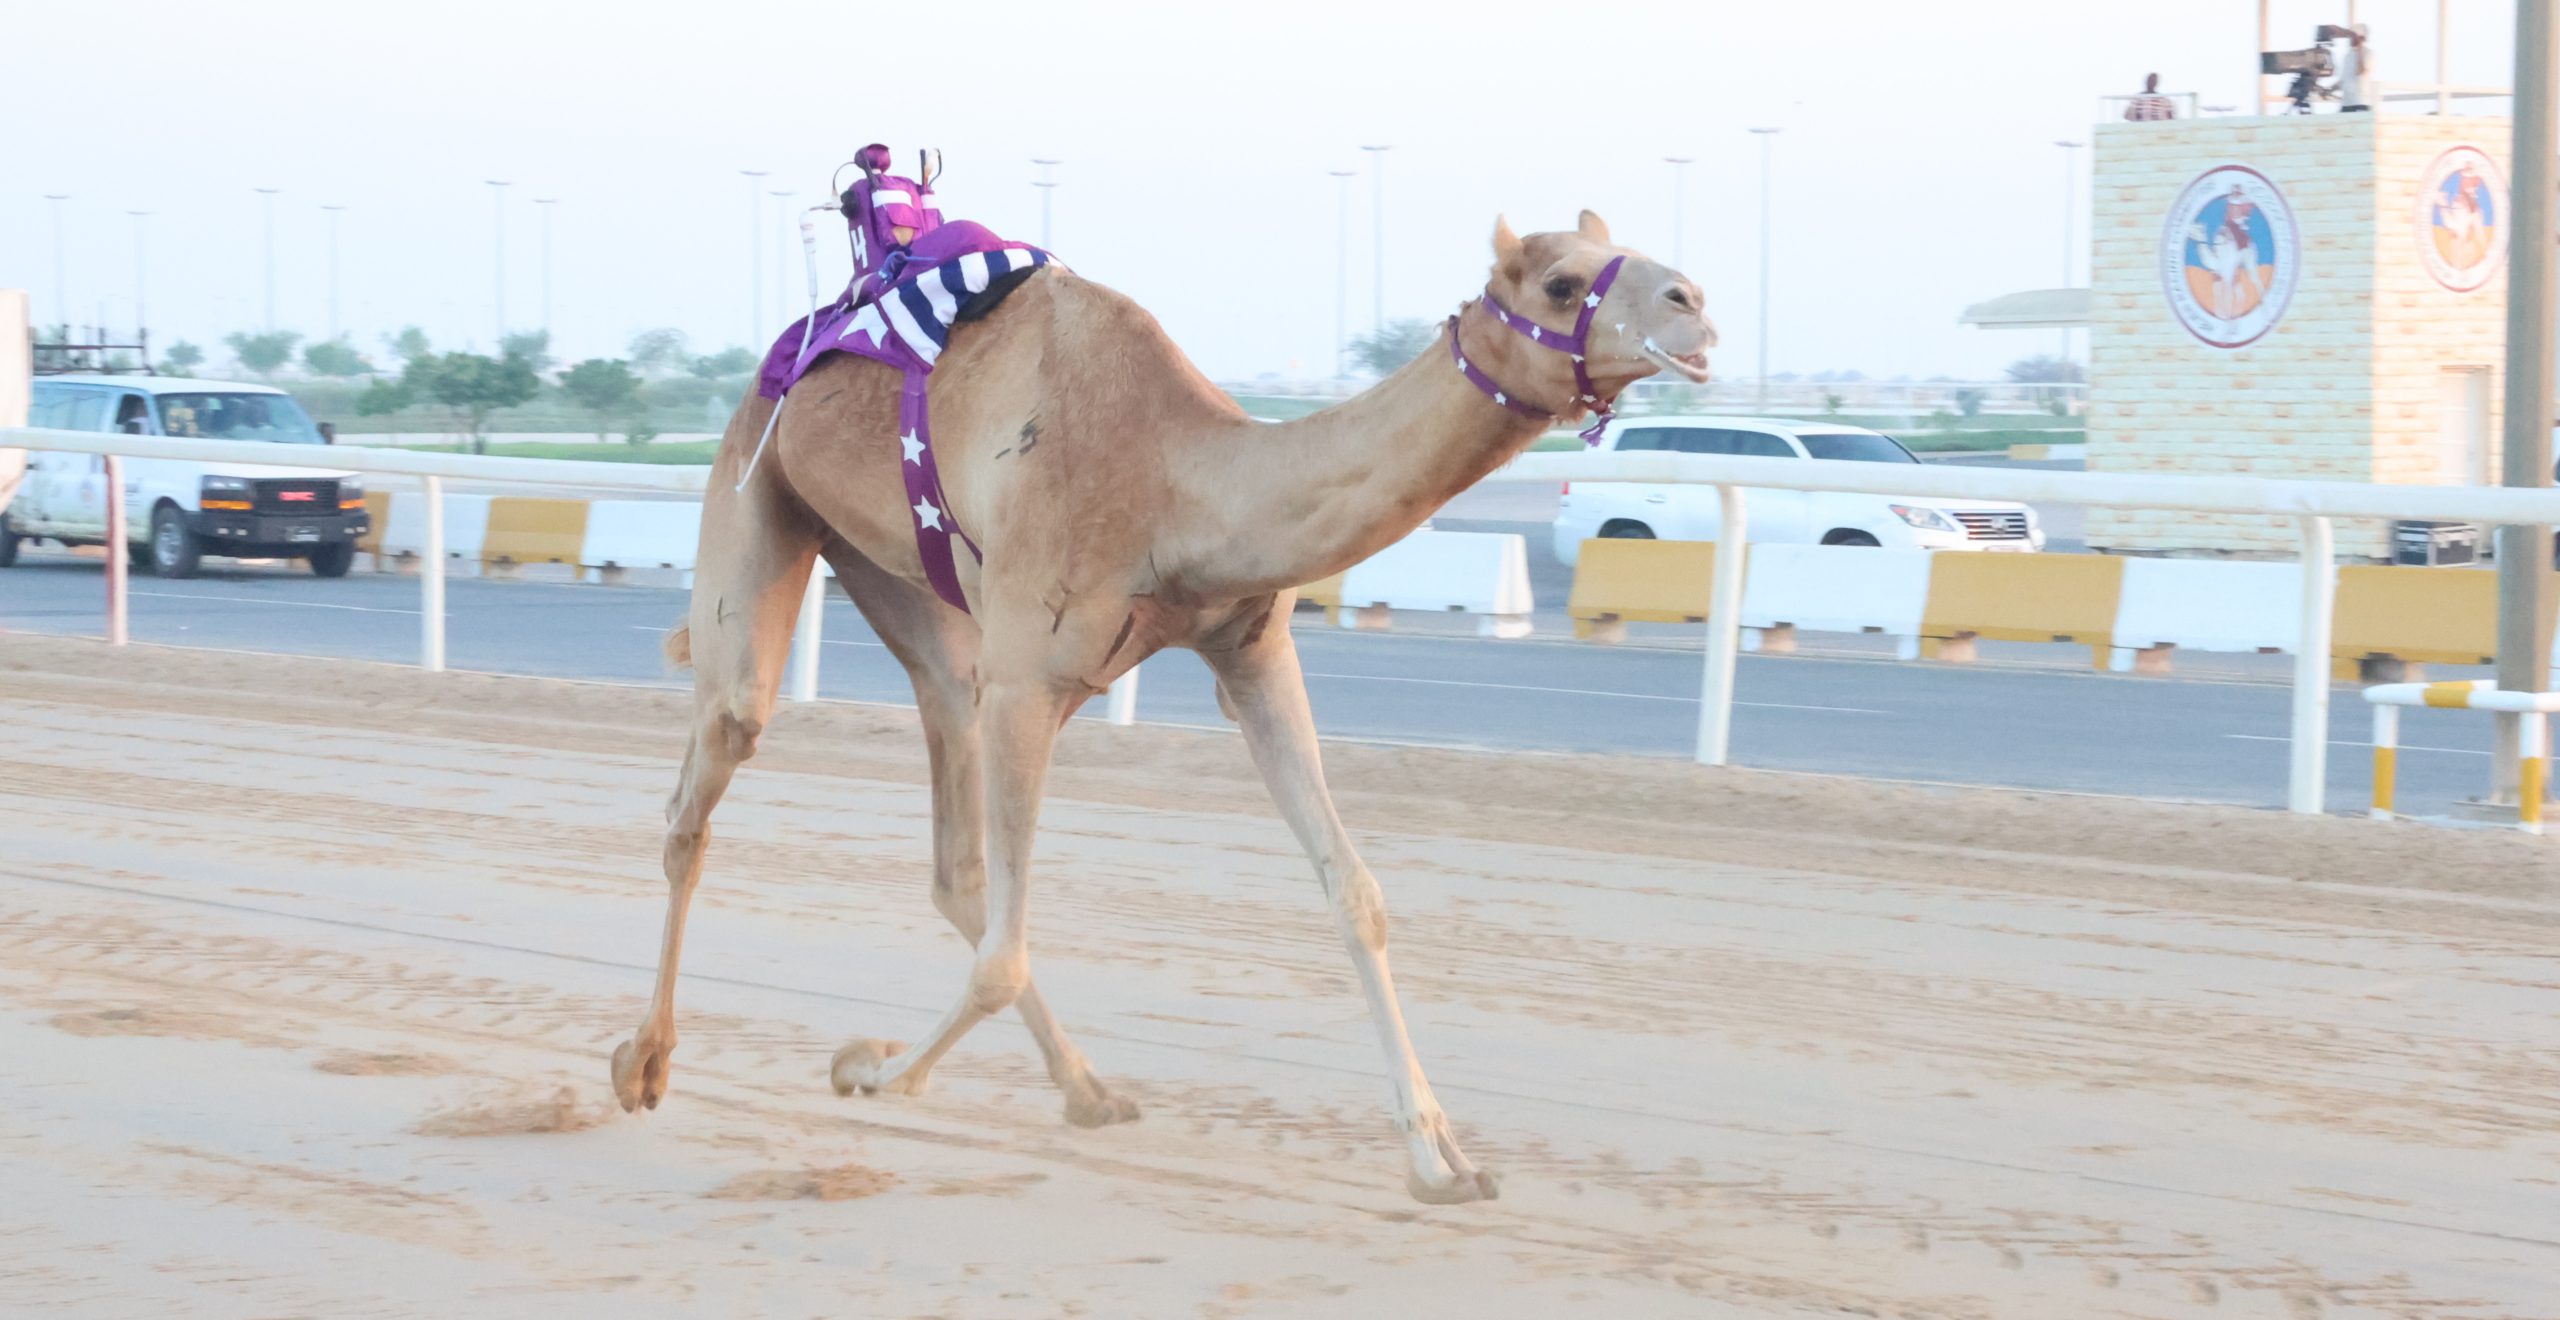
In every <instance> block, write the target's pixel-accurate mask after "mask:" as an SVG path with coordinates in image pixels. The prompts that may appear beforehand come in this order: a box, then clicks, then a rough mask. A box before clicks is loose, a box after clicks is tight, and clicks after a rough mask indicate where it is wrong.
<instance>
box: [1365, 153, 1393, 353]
mask: <svg viewBox="0 0 2560 1320" xmlns="http://www.w3.org/2000/svg"><path fill="white" fill-rule="evenodd" d="M1360 149H1361V150H1362V151H1365V152H1368V153H1369V229H1370V234H1369V255H1370V257H1371V266H1372V269H1373V273H1372V274H1371V276H1370V280H1369V333H1370V334H1372V335H1375V336H1377V337H1378V338H1380V339H1384V338H1386V334H1387V152H1389V151H1390V150H1393V148H1392V147H1389V146H1386V145H1379V146H1374V147H1362V148H1360Z"/></svg>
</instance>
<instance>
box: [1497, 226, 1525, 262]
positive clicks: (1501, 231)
mask: <svg viewBox="0 0 2560 1320" xmlns="http://www.w3.org/2000/svg"><path fill="white" fill-rule="evenodd" d="M1519 255H1520V236H1519V235H1518V234H1515V233H1512V232H1511V219H1510V217H1508V216H1499V215H1497V216H1495V217H1494V218H1493V261H1494V264H1495V265H1497V266H1498V265H1501V264H1503V263H1504V262H1507V261H1509V260H1511V259H1512V258H1513V257H1516V256H1519Z"/></svg>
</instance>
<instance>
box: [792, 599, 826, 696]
mask: <svg viewBox="0 0 2560 1320" xmlns="http://www.w3.org/2000/svg"><path fill="white" fill-rule="evenodd" d="M826 617H827V575H826V574H825V573H824V572H822V571H820V570H819V569H818V568H816V567H814V566H813V567H811V568H810V570H809V589H808V590H807V591H804V592H802V593H800V622H799V623H797V624H795V625H793V626H792V630H791V699H792V700H793V701H816V700H817V699H818V644H819V640H820V639H819V631H820V629H821V628H822V627H823V626H824V625H825V621H826Z"/></svg>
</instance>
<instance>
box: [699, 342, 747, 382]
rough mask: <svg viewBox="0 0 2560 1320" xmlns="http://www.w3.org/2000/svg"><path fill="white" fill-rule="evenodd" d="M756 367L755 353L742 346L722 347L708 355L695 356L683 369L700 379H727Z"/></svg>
mask: <svg viewBox="0 0 2560 1320" xmlns="http://www.w3.org/2000/svg"><path fill="white" fill-rule="evenodd" d="M755 369H756V355H755V353H754V352H753V351H752V350H749V349H744V348H724V349H721V350H720V351H719V352H717V353H714V354H712V355H711V356H709V357H698V358H695V359H694V360H693V361H692V363H691V364H689V365H688V366H686V368H685V370H687V371H690V372H692V373H693V374H694V376H695V377H696V378H698V379H701V380H727V379H729V378H730V377H732V376H743V375H745V374H747V373H748V372H750V371H753V370H755Z"/></svg>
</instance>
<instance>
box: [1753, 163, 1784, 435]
mask: <svg viewBox="0 0 2560 1320" xmlns="http://www.w3.org/2000/svg"><path fill="white" fill-rule="evenodd" d="M1750 132H1751V133H1752V135H1753V136H1755V137H1757V138H1759V139H1760V402H1759V404H1758V406H1759V407H1762V408H1766V407H1768V406H1769V146H1770V144H1771V143H1772V142H1774V141H1776V140H1777V136H1778V132H1779V130H1778V129H1777V128H1776V127H1774V126H1772V127H1768V128H1755V129H1752V130H1750Z"/></svg>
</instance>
